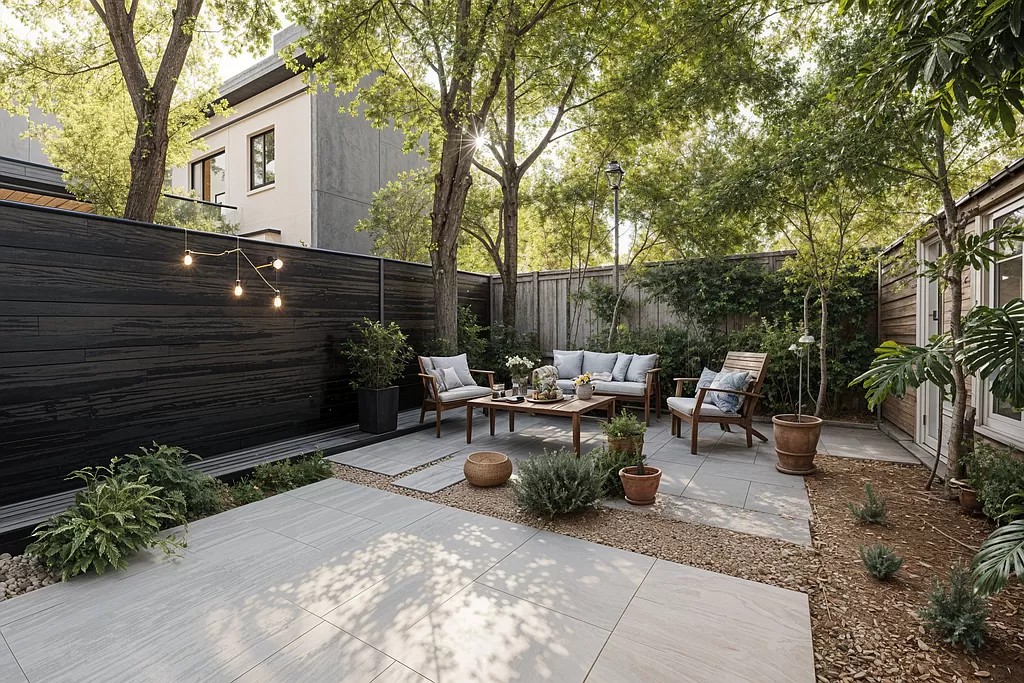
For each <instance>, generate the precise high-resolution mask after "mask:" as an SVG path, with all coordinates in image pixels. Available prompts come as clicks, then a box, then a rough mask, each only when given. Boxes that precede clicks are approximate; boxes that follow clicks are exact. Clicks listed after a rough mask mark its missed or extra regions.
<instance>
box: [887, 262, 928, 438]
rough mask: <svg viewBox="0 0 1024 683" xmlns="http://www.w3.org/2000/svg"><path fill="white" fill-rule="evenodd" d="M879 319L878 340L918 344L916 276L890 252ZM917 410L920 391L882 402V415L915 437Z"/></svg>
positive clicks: (911, 391)
mask: <svg viewBox="0 0 1024 683" xmlns="http://www.w3.org/2000/svg"><path fill="white" fill-rule="evenodd" d="M880 269H881V273H880V278H879V292H878V311H879V315H878V319H879V334H878V336H879V339H881V340H883V341H885V340H892V341H895V342H898V343H900V344H916V343H917V281H918V278H917V275H916V273H915V272H914V271H913V270H912V269H909V268H907V267H906V263H905V262H903V261H900V260H898V254H890V255H888V257H887V258H883V260H882V262H881V264H880ZM916 413H917V392H916V391H914V390H910V391H908V392H907V393H906V394H905V395H904V396H903V397H901V398H896V397H893V398H889V399H887V400H886V401H885V403H883V404H882V418H883V419H885V420H888V421H889V422H891V423H892V424H893V425H895V426H896V427H898V428H899V429H900V430H901V431H903V432H906V433H907V434H909V435H911V436H913V435H914V433H915V424H916V419H917V418H916V417H915V416H916Z"/></svg>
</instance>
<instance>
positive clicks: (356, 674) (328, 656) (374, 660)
mask: <svg viewBox="0 0 1024 683" xmlns="http://www.w3.org/2000/svg"><path fill="white" fill-rule="evenodd" d="M394 661H395V660H393V659H391V657H388V656H387V655H385V654H384V653H382V652H380V651H379V650H375V649H373V648H372V647H370V646H369V645H367V644H366V643H363V642H362V641H360V640H358V639H356V638H354V637H353V636H350V635H349V634H347V633H345V632H344V631H342V630H341V629H339V628H337V627H336V626H332V625H331V624H328V623H326V622H320V623H319V624H318V625H316V626H315V627H313V628H312V629H311V630H309V631H307V632H306V633H304V634H302V635H301V636H299V637H298V638H296V639H295V640H293V641H292V642H290V643H289V644H288V645H287V646H285V647H284V648H282V649H280V650H278V651H277V652H275V653H274V654H273V655H271V656H270V657H268V658H267V659H265V660H263V661H262V662H260V663H259V664H257V665H256V666H255V667H253V668H251V669H249V670H248V671H246V672H245V674H244V675H242V676H241V677H240V678H237V679H236V680H237V681H241V682H242V683H256V682H257V681H336V682H337V683H367V681H373V680H376V679H377V677H378V676H379V675H380V674H382V673H383V672H384V671H386V670H387V669H388V668H389V667H390V666H391V665H392V664H393V663H394Z"/></svg>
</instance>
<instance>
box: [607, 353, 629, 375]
mask: <svg viewBox="0 0 1024 683" xmlns="http://www.w3.org/2000/svg"><path fill="white" fill-rule="evenodd" d="M615 355H616V356H617V357H616V359H615V365H614V366H612V381H613V382H625V381H626V373H627V372H629V364H630V362H631V361H632V360H633V354H631V353H618V354H615Z"/></svg>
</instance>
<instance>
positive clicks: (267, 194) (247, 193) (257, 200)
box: [171, 75, 313, 245]
mask: <svg viewBox="0 0 1024 683" xmlns="http://www.w3.org/2000/svg"><path fill="white" fill-rule="evenodd" d="M311 101H312V96H311V95H310V94H309V93H308V92H307V89H306V86H305V84H304V83H303V82H302V77H301V76H298V75H296V76H294V77H292V78H290V79H288V80H287V81H284V82H283V83H279V84H277V85H275V86H273V87H270V88H268V89H267V90H264V91H263V92H260V93H258V94H256V95H254V96H253V97H250V98H249V99H246V100H244V101H243V102H240V103H238V104H237V105H235V106H234V107H233V111H232V113H231V114H230V115H229V116H227V117H217V118H215V119H213V120H211V121H210V123H209V124H208V125H206V126H204V127H203V128H201V129H199V130H198V131H197V132H196V138H202V139H203V140H204V141H205V143H206V151H204V152H201V153H197V154H196V155H195V156H194V157H193V159H192V161H193V162H194V161H197V160H199V159H203V158H205V157H208V156H210V155H212V154H215V153H217V152H218V151H220V150H223V151H224V153H225V154H224V163H225V178H226V183H227V194H226V197H225V198H224V199H223V200H222V202H221V203H223V204H228V205H231V206H237V207H238V208H239V212H238V218H239V219H240V220H239V228H238V232H239V233H240V234H246V233H251V232H255V231H260V230H267V229H272V230H280V231H281V234H280V241H281V242H284V243H286V244H307V245H310V244H312V242H313V230H312V207H311V204H310V195H311V175H312V171H311V169H312V160H311V150H312V146H313V143H312V130H311V125H310V121H311V111H312V104H311ZM271 127H272V128H273V129H274V138H275V143H274V147H275V160H274V165H275V168H274V174H275V181H274V183H273V184H272V185H269V186H266V187H261V188H259V189H256V190H250V189H249V138H250V136H252V135H253V134H255V133H258V132H261V131H264V130H267V129H268V128H271ZM190 169H191V164H190V165H189V166H186V167H179V168H175V169H173V170H172V172H171V184H172V186H173V187H174V188H176V189H194V188H192V187H191V185H190V174H191V170H190Z"/></svg>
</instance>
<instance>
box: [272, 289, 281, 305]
mask: <svg viewBox="0 0 1024 683" xmlns="http://www.w3.org/2000/svg"><path fill="white" fill-rule="evenodd" d="M274 308H281V293H280V292H278V293H277V294H276V295H275V296H274Z"/></svg>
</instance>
